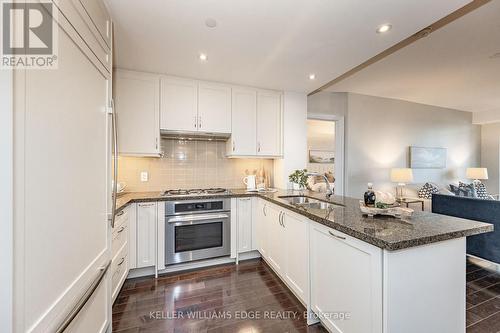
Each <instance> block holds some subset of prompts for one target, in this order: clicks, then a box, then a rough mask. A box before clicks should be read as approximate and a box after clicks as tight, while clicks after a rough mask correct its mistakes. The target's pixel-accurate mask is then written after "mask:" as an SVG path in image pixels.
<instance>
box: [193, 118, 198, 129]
mask: <svg viewBox="0 0 500 333" xmlns="http://www.w3.org/2000/svg"><path fill="white" fill-rule="evenodd" d="M197 127H198V117H196V116H194V128H197Z"/></svg>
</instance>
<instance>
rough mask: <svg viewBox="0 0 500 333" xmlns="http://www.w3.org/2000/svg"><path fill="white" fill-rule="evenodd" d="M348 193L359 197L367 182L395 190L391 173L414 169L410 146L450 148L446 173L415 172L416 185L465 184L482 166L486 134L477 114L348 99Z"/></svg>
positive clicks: (360, 97)
mask: <svg viewBox="0 0 500 333" xmlns="http://www.w3.org/2000/svg"><path fill="white" fill-rule="evenodd" d="M348 113H349V119H348V125H347V126H348V137H347V141H348V144H347V146H348V147H349V148H348V149H349V152H348V157H347V165H346V167H347V169H346V170H347V175H348V176H347V177H348V178H349V190H348V194H349V195H351V196H356V197H359V196H361V195H362V194H363V193H364V191H365V190H366V183H367V182H373V183H374V184H375V186H376V187H377V188H379V189H382V190H392V189H393V188H394V184H392V183H391V182H390V179H389V173H390V169H391V168H404V167H409V153H408V149H409V148H408V147H410V146H421V147H442V148H447V167H446V168H445V169H414V170H413V173H414V178H415V179H414V183H425V182H427V181H432V182H435V183H439V184H443V185H444V184H449V183H451V182H454V181H457V180H459V179H462V180H465V170H466V168H467V167H474V166H478V165H479V164H480V156H481V155H480V154H481V152H480V144H481V139H480V137H481V129H480V126H478V125H473V124H472V113H470V112H462V111H457V110H452V109H445V108H440V107H435V106H430V105H424V104H418V103H411V102H405V101H401V100H394V99H388V98H379V97H372V96H365V95H358V94H349V96H348Z"/></svg>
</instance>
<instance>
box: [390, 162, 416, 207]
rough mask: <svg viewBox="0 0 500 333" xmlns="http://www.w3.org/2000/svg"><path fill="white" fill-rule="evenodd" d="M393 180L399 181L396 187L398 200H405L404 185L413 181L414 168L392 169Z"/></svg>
mask: <svg viewBox="0 0 500 333" xmlns="http://www.w3.org/2000/svg"><path fill="white" fill-rule="evenodd" d="M391 181H392V182H394V183H398V186H397V187H396V200H397V201H398V202H401V201H404V187H405V186H406V184H407V183H411V182H412V181H413V170H412V169H409V168H400V169H391Z"/></svg>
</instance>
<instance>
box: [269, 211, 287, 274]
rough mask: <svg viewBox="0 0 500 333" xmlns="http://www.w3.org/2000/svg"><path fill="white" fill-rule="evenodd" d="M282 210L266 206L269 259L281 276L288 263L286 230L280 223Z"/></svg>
mask: <svg viewBox="0 0 500 333" xmlns="http://www.w3.org/2000/svg"><path fill="white" fill-rule="evenodd" d="M281 213H282V212H281V210H280V209H279V208H278V207H277V206H275V205H272V204H269V205H267V206H266V214H267V217H266V232H267V234H268V236H267V237H268V238H267V246H268V251H269V252H268V258H269V262H270V264H271V266H273V268H274V269H275V270H276V273H278V274H279V275H282V274H283V270H284V265H285V261H286V250H285V246H286V243H285V230H284V227H283V226H282V225H281V223H280V219H281Z"/></svg>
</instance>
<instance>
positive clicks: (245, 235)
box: [237, 198, 253, 253]
mask: <svg viewBox="0 0 500 333" xmlns="http://www.w3.org/2000/svg"><path fill="white" fill-rule="evenodd" d="M237 212H238V252H240V253H241V252H247V251H251V250H252V217H253V214H252V198H239V199H238V208H237Z"/></svg>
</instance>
